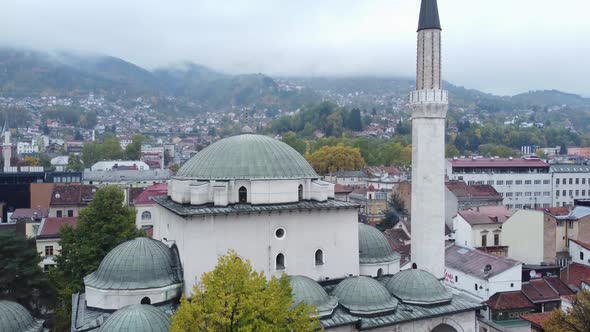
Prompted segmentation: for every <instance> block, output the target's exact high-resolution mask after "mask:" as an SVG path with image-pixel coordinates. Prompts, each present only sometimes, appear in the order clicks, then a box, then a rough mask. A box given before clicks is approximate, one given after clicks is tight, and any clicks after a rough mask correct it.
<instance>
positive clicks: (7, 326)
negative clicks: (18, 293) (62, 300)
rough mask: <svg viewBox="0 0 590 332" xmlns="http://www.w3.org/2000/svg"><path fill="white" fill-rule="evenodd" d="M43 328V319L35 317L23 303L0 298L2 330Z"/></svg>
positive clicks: (20, 331)
mask: <svg viewBox="0 0 590 332" xmlns="http://www.w3.org/2000/svg"><path fill="white" fill-rule="evenodd" d="M42 328H43V321H42V320H40V319H35V318H33V316H32V315H31V313H30V312H29V311H28V310H27V309H26V308H25V307H23V306H22V305H20V304H18V303H16V302H12V301H3V300H0V331H10V332H37V331H41V330H42Z"/></svg>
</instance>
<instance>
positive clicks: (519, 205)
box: [514, 204, 522, 209]
mask: <svg viewBox="0 0 590 332" xmlns="http://www.w3.org/2000/svg"><path fill="white" fill-rule="evenodd" d="M514 208H515V209H522V204H516V205H515V206H514Z"/></svg>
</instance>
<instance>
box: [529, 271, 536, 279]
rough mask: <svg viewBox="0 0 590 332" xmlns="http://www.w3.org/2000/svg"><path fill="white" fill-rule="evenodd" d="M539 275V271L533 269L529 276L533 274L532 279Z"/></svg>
mask: <svg viewBox="0 0 590 332" xmlns="http://www.w3.org/2000/svg"><path fill="white" fill-rule="evenodd" d="M536 275H537V271H535V270H531V272H529V276H531V279H532V278H534V277H535V276H536Z"/></svg>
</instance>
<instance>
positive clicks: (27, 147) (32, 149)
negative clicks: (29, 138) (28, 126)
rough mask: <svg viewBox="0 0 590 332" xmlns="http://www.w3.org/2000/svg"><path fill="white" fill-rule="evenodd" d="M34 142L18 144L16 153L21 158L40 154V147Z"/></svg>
mask: <svg viewBox="0 0 590 332" xmlns="http://www.w3.org/2000/svg"><path fill="white" fill-rule="evenodd" d="M34 142H35V141H33V142H18V143H16V153H17V154H18V155H19V156H22V155H30V154H33V153H38V152H39V147H38V146H37V145H36V144H34Z"/></svg>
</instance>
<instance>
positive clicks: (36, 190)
mask: <svg viewBox="0 0 590 332" xmlns="http://www.w3.org/2000/svg"><path fill="white" fill-rule="evenodd" d="M53 187H54V184H53V183H31V184H30V192H31V195H30V196H31V206H32V207H36V208H39V207H44V208H49V205H50V204H51V194H52V193H53Z"/></svg>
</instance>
